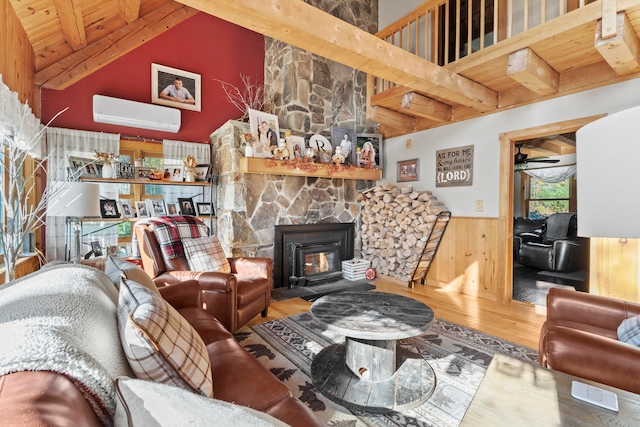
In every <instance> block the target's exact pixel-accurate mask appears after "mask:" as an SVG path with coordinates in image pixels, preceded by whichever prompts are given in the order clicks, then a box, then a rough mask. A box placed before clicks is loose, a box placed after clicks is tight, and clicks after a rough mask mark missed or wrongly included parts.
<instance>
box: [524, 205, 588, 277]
mask: <svg viewBox="0 0 640 427" xmlns="http://www.w3.org/2000/svg"><path fill="white" fill-rule="evenodd" d="M576 234H577V216H576V214H575V213H559V214H552V215H549V217H548V218H547V221H546V230H545V232H544V233H543V234H542V235H541V236H534V235H531V233H523V234H521V236H520V239H519V241H518V244H517V247H518V258H517V261H518V262H519V263H520V264H522V265H525V266H528V267H534V268H537V269H540V270H546V271H560V272H571V271H577V270H586V269H588V264H589V239H585V238H582V237H577V236H576ZM514 249H515V248H514Z"/></svg>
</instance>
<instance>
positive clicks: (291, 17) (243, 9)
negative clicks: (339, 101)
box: [176, 0, 498, 112]
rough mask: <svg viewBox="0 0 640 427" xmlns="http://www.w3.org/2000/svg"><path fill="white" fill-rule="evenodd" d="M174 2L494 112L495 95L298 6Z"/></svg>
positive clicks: (247, 0) (280, 0) (227, 0)
mask: <svg viewBox="0 0 640 427" xmlns="http://www.w3.org/2000/svg"><path fill="white" fill-rule="evenodd" d="M176 1H177V2H179V3H182V4H186V5H188V6H191V7H193V8H194V9H198V10H201V11H203V12H205V13H208V14H210V15H213V16H217V17H219V18H221V19H224V20H225V21H229V22H232V23H234V24H236V25H239V26H241V27H244V28H248V29H250V30H252V31H255V32H258V33H260V34H264V35H265V36H268V37H272V38H274V39H276V40H280V41H282V42H285V43H288V44H290V45H292V46H296V47H298V48H300V49H304V50H306V51H309V52H312V53H315V54H316V55H320V56H323V57H325V58H331V60H333V61H336V62H338V63H340V64H343V65H347V66H349V67H352V68H355V69H357V70H360V71H363V72H366V73H369V74H373V75H374V76H378V77H380V78H382V79H385V80H389V81H392V82H394V83H396V84H399V85H402V86H407V87H409V88H411V89H413V90H415V91H416V92H420V93H424V94H429V96H433V97H435V98H444V99H449V100H451V101H452V102H453V103H457V104H462V105H466V106H469V107H472V108H474V109H476V110H478V111H481V112H487V111H493V110H495V108H496V107H497V103H498V95H497V93H496V92H495V91H493V90H491V89H489V88H487V87H485V86H483V85H481V84H479V83H476V82H474V81H472V80H470V79H467V78H465V77H463V76H461V75H459V74H456V73H453V72H450V71H448V70H446V69H445V68H442V67H440V66H438V65H436V64H433V63H431V62H429V61H427V60H425V59H423V58H420V57H418V56H416V55H413V54H412V53H410V52H406V51H404V50H403V49H401V48H399V47H397V46H394V45H392V44H390V43H387V42H386V41H384V40H381V39H380V38H378V37H376V36H375V35H374V34H370V33H368V32H366V31H364V30H361V29H359V28H357V27H355V26H353V25H350V24H348V23H346V22H344V21H343V20H341V19H339V18H336V17H334V16H332V15H330V14H328V13H325V12H323V11H321V10H320V9H318V8H316V7H313V6H311V5H309V4H307V3H305V2H303V1H300V0H263V1H255V0H176Z"/></svg>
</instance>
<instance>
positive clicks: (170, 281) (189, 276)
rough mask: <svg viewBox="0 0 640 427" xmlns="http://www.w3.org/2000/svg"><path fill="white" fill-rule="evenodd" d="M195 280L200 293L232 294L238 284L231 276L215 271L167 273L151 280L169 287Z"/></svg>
mask: <svg viewBox="0 0 640 427" xmlns="http://www.w3.org/2000/svg"><path fill="white" fill-rule="evenodd" d="M190 280H196V281H197V282H198V283H199V284H200V290H201V291H213V292H234V291H235V290H236V289H237V288H238V283H237V280H236V278H235V276H234V275H233V274H229V273H218V272H215V271H189V270H185V271H177V270H174V271H168V272H166V273H163V274H161V275H160V276H158V277H156V278H155V279H153V281H154V282H156V284H157V285H159V286H162V285H165V286H169V285H175V284H177V283H179V282H185V281H190Z"/></svg>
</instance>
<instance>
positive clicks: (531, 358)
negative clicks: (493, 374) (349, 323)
mask: <svg viewBox="0 0 640 427" xmlns="http://www.w3.org/2000/svg"><path fill="white" fill-rule="evenodd" d="M235 336H236V339H237V340H238V341H239V342H240V343H241V344H242V345H243V346H244V347H245V348H246V349H247V350H248V351H249V352H251V353H252V354H253V355H254V356H255V357H256V358H257V359H258V360H259V361H260V362H262V363H263V364H264V365H265V366H266V367H267V368H269V369H270V370H271V372H272V373H273V374H274V375H276V376H277V377H278V378H279V379H280V380H281V381H282V382H284V383H285V384H286V385H287V386H288V387H289V389H290V390H291V392H292V393H293V395H294V396H295V397H297V398H298V399H300V400H301V401H302V402H304V403H305V404H307V405H308V406H309V407H310V408H311V409H312V410H313V411H314V412H315V413H316V414H318V415H319V416H320V417H321V418H323V419H324V420H325V421H326V422H327V424H328V425H330V426H336V427H342V426H385V427H389V426H419V427H422V426H424V427H427V426H429V427H436V426H437V427H449V426H452V427H453V426H457V425H459V424H460V421H461V420H462V417H463V416H464V414H465V412H466V410H467V407H468V406H469V404H470V402H471V399H473V396H474V394H475V392H476V390H477V388H478V386H479V385H480V382H481V381H482V378H483V377H484V374H485V372H486V370H487V367H488V366H489V363H490V362H491V359H492V358H493V355H494V354H496V353H500V354H505V355H508V356H511V357H514V358H516V359H519V360H523V361H526V362H530V363H537V359H538V352H537V351H535V350H533V349H530V348H527V347H523V346H521V345H518V344H514V343H511V342H508V341H505V340H502V339H500V338H496V337H494V336H491V335H487V334H485V333H482V332H479V331H476V330H473V329H470V328H466V327H464V326H460V325H456V324H454V323H450V322H445V321H443V320H440V319H435V320H434V322H433V323H432V325H431V327H430V328H429V330H428V331H427V332H426V333H425V334H423V335H420V336H417V337H413V338H408V339H403V340H399V341H398V342H399V343H400V345H402V346H403V347H405V348H408V349H410V350H411V351H413V352H414V353H417V354H420V355H421V356H422V357H423V358H424V359H426V360H427V361H428V362H429V364H431V367H432V368H433V370H434V371H435V374H436V389H435V391H434V393H433V395H432V396H431V397H430V398H429V400H427V402H426V403H424V404H422V405H421V406H419V407H417V408H415V409H412V410H409V411H406V412H404V413H399V412H391V413H388V414H372V413H366V412H360V411H355V410H348V409H346V408H344V407H342V406H340V405H338V404H336V403H334V402H332V401H331V400H329V399H327V398H326V397H324V396H323V395H322V394H321V393H320V392H318V391H317V389H316V388H315V386H314V385H313V384H312V382H311V380H310V370H311V361H312V360H313V357H314V356H315V355H316V354H318V352H319V351H320V350H322V349H323V348H324V347H326V346H329V345H331V344H334V343H339V342H343V341H344V337H343V336H341V335H339V334H336V333H334V332H331V331H328V330H326V329H325V328H324V327H323V326H322V325H321V324H320V323H318V322H317V321H316V320H314V318H313V316H312V315H311V314H310V313H301V314H297V315H295V316H290V317H286V318H284V319H278V320H273V321H271V322H267V323H263V324H261V325H256V326H252V327H251V328H242V329H240V330H239V331H238V332H236V334H235Z"/></svg>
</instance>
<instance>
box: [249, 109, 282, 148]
mask: <svg viewBox="0 0 640 427" xmlns="http://www.w3.org/2000/svg"><path fill="white" fill-rule="evenodd" d="M247 111H248V112H249V128H250V129H251V134H252V135H253V136H254V137H255V138H256V142H254V143H253V155H254V156H255V157H264V158H270V157H273V150H275V149H276V148H278V139H280V126H279V125H278V116H276V115H274V114H269V113H264V112H262V111H258V110H252V109H250V108H249V109H248V110H247Z"/></svg>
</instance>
